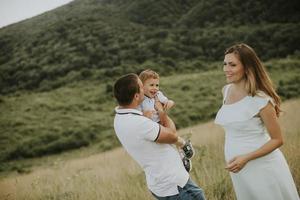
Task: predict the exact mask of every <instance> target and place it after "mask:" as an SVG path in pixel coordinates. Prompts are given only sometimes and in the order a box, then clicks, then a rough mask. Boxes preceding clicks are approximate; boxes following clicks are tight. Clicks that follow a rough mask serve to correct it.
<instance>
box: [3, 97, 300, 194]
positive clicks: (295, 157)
mask: <svg viewBox="0 0 300 200" xmlns="http://www.w3.org/2000/svg"><path fill="white" fill-rule="evenodd" d="M282 108H283V111H284V113H283V115H282V117H281V118H280V123H281V125H282V127H283V128H282V129H283V131H284V138H285V144H284V145H283V147H282V148H281V150H282V151H283V153H284V155H285V157H286V159H287V161H288V163H289V166H290V169H291V171H292V174H293V177H294V180H295V182H296V185H297V188H298V191H300V168H299V166H300V152H299V151H298V147H299V145H300V119H299V110H300V99H296V100H290V101H287V102H285V103H284V104H283V107H282ZM180 134H181V135H183V136H186V137H191V139H192V141H193V143H194V146H195V147H196V155H195V157H194V158H193V170H192V172H191V176H192V178H193V179H194V180H195V182H196V183H198V184H199V185H200V186H201V187H202V188H203V189H204V191H205V194H206V197H207V199H209V200H229V199H230V200H232V199H235V197H234V193H233V188H232V185H231V181H230V178H229V174H228V173H227V171H225V170H224V166H225V162H224V156H223V141H224V134H223V131H222V129H221V128H220V127H218V126H216V125H215V124H214V123H213V122H207V123H204V124H199V125H196V126H191V127H189V128H185V129H181V130H180ZM47 163H48V165H47V166H44V167H36V168H34V169H33V171H32V172H31V173H28V174H23V175H16V174H11V175H9V176H6V177H5V178H1V179H0V199H7V200H13V199H31V200H38V199H43V200H44V199H53V200H54V199H57V200H58V199H59V200H67V199H70V200H85V199H86V200H93V199H103V200H128V199H130V200H141V199H143V200H148V199H149V200H150V199H152V197H151V194H150V193H149V192H148V190H147V188H146V186H145V180H144V174H143V172H142V170H141V169H140V167H139V166H138V165H137V164H136V163H135V162H134V161H133V160H132V159H131V158H130V157H129V155H128V154H127V153H126V152H125V151H124V150H123V149H122V148H117V149H114V150H112V151H108V152H104V153H100V154H96V155H91V156H88V157H81V158H74V159H67V158H66V159H64V157H52V158H50V159H49V160H48V161H47Z"/></svg>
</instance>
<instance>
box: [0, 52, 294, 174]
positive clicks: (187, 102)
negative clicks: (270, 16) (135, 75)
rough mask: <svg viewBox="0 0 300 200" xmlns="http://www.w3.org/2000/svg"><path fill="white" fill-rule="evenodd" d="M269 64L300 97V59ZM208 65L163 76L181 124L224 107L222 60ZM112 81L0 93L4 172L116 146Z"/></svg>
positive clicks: (281, 87) (281, 88)
mask: <svg viewBox="0 0 300 200" xmlns="http://www.w3.org/2000/svg"><path fill="white" fill-rule="evenodd" d="M265 65H266V66H267V68H268V70H269V71H270V75H271V77H272V79H273V80H274V83H275V85H276V87H277V89H278V92H279V94H280V96H281V97H282V98H283V99H289V98H295V97H298V96H299V95H300V75H299V74H300V58H285V59H275V60H270V61H268V62H266V63H265ZM205 67H206V68H207V70H204V69H202V68H201V67H200V68H199V71H197V70H195V71H194V72H188V73H187V72H182V73H176V74H169V75H168V76H162V77H161V83H160V85H161V90H162V91H163V92H164V93H165V94H166V96H168V97H169V98H170V99H172V100H174V101H175V102H176V107H175V108H174V109H172V110H171V111H170V115H171V116H172V118H173V119H174V121H175V123H176V125H177V127H178V128H185V127H190V126H193V125H195V124H197V123H199V122H205V121H208V120H210V119H212V118H213V117H214V116H215V114H216V111H217V110H218V108H219V106H220V102H221V98H222V97H221V88H222V86H223V85H224V82H225V80H224V74H223V72H222V62H213V63H207V64H205ZM283 74H284V76H283ZM113 81H114V79H113V78H112V79H111V80H110V81H108V82H106V83H101V82H100V81H96V80H95V81H91V80H89V81H88V80H87V81H80V82H78V83H72V84H69V85H66V86H64V87H61V88H57V89H54V90H51V91H44V92H30V91H18V92H16V93H13V94H9V95H5V96H0V110H1V112H0V146H1V148H0V173H2V172H7V171H15V170H18V171H22V170H26V169H24V168H28V167H27V166H30V163H29V162H27V165H26V166H22V165H21V164H20V163H21V162H18V163H17V164H16V162H15V161H18V160H22V159H24V158H25V159H28V158H34V157H42V156H44V155H49V154H59V153H62V152H65V151H68V150H74V149H78V148H80V147H87V146H93V145H94V146H97V147H96V148H95V149H98V150H97V151H98V152H99V151H106V150H110V149H112V148H114V147H116V146H117V145H118V144H119V143H118V141H117V140H116V137H115V136H114V133H113V129H112V124H113V116H114V107H115V106H116V102H115V100H114V99H113V97H112V84H113ZM22 162H23V161H22ZM25 162H26V161H25Z"/></svg>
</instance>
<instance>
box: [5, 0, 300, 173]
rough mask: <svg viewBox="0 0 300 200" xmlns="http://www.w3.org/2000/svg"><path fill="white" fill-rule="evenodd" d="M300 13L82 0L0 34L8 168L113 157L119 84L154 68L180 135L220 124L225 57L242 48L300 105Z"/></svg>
mask: <svg viewBox="0 0 300 200" xmlns="http://www.w3.org/2000/svg"><path fill="white" fill-rule="evenodd" d="M298 10H299V2H298V1H288V2H284V3H283V2H282V1H275V2H274V1H251V2H243V1H240V0H232V1H227V2H224V1H218V0H213V1H209V2H207V1H204V0H200V1H195V0H192V1H186V0H173V1H171V0H166V1H158V0H150V1H149V0H148V1H146V0H102V1H99V0H75V1H74V2H72V3H70V4H68V5H65V6H63V7H60V8H58V9H55V10H53V11H50V12H47V13H45V14H42V15H39V16H37V17H34V18H32V19H28V20H25V21H23V22H20V23H17V24H13V25H10V26H7V27H4V28H2V29H0V94H1V96H0V111H1V112H0V113H1V114H0V146H1V148H0V149H1V150H0V161H1V163H2V161H10V160H14V159H21V158H28V157H36V156H43V155H46V154H53V153H59V152H62V151H65V150H69V149H74V148H79V147H82V146H88V145H91V144H96V145H98V146H99V150H107V149H110V148H113V147H114V146H116V145H117V144H118V142H117V141H116V139H115V137H114V134H113V130H112V119H113V115H114V112H113V107H114V106H115V102H114V100H113V98H112V85H113V81H114V80H115V79H116V77H118V76H120V75H121V74H125V73H128V72H140V71H141V70H142V69H145V68H152V69H154V70H156V71H158V72H159V73H160V74H161V75H162V80H161V81H162V82H161V85H162V89H163V90H164V91H165V93H166V94H167V95H168V96H169V97H170V98H171V99H173V100H175V102H176V105H177V106H176V108H174V110H172V111H171V113H170V114H171V116H172V117H173V118H174V119H175V121H176V124H177V126H178V127H179V128H182V127H187V126H190V125H192V124H195V123H198V122H200V121H205V120H208V119H211V118H212V117H214V115H215V112H216V111H217V108H218V106H219V105H220V100H221V96H220V88H221V86H222V85H223V84H224V80H223V78H222V77H223V75H222V70H221V65H222V64H221V63H222V59H223V52H224V50H225V48H226V47H228V46H229V45H232V44H233V43H236V42H246V43H248V44H249V45H251V46H253V47H254V48H255V50H257V52H258V55H259V56H260V57H261V58H262V59H263V60H264V61H265V63H266V66H267V68H268V69H269V70H270V72H271V75H272V78H274V80H275V83H276V85H277V86H278V92H279V94H280V95H281V96H282V97H283V98H293V97H296V96H299V94H300V91H299V88H300V87H299V83H300V81H299V80H300V78H299V74H300V73H299V69H300V61H299V60H300V58H299V45H298V43H297V42H298V41H300V35H299V32H300V23H299V22H300V15H299V12H297V11H298ZM283 74H284V76H283ZM6 168H7V167H6V165H4V164H2V165H1V166H0V170H5V169H6Z"/></svg>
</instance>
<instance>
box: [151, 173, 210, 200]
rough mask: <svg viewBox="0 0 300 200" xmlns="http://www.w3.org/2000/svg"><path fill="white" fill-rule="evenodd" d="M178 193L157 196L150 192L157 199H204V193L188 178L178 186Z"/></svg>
mask: <svg viewBox="0 0 300 200" xmlns="http://www.w3.org/2000/svg"><path fill="white" fill-rule="evenodd" d="M178 191H179V194H177V195H173V196H167V197H159V196H156V195H155V194H153V193H152V195H153V196H154V197H155V198H156V199H158V200H205V197H204V193H203V191H202V189H201V188H199V187H198V186H197V185H196V184H195V183H194V182H193V181H192V180H191V179H190V178H189V180H188V182H187V183H186V184H185V186H184V187H183V188H181V187H179V186H178Z"/></svg>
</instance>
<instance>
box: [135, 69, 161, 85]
mask: <svg viewBox="0 0 300 200" xmlns="http://www.w3.org/2000/svg"><path fill="white" fill-rule="evenodd" d="M139 78H140V79H141V81H142V82H143V83H145V81H146V80H148V79H150V78H153V79H159V75H158V73H156V72H155V71H153V70H151V69H146V70H144V71H142V72H141V73H140V75H139Z"/></svg>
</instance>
